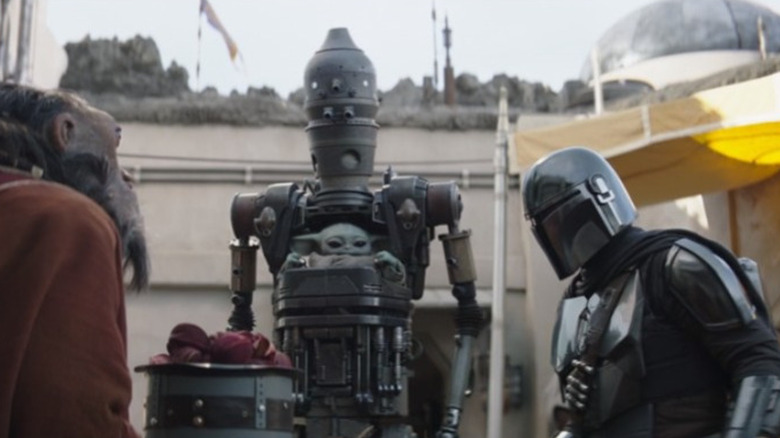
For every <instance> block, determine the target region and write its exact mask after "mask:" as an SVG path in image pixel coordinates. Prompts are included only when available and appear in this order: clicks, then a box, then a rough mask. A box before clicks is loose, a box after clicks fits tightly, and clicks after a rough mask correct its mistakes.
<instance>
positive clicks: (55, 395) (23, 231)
mask: <svg viewBox="0 0 780 438" xmlns="http://www.w3.org/2000/svg"><path fill="white" fill-rule="evenodd" d="M3 176H4V178H0V438H52V437H61V438H93V437H94V438H98V437H100V438H107V437H112V438H113V437H121V438H126V437H137V436H138V435H137V434H136V432H135V431H134V430H133V428H132V427H131V426H130V423H129V420H128V407H129V404H130V396H131V379H130V372H129V370H128V367H127V342H126V327H125V304H124V287H123V283H122V269H121V254H120V251H121V246H120V241H119V237H118V234H117V231H116V227H115V226H114V224H113V222H112V221H111V219H110V218H109V217H108V215H107V214H106V213H105V212H104V211H103V210H102V209H101V208H100V207H99V206H98V205H97V204H95V203H94V202H92V201H91V200H90V199H88V198H87V197H85V196H83V195H82V194H80V193H78V192H76V191H74V190H71V189H70V188H68V187H65V186H62V185H59V184H53V183H47V182H42V181H35V180H31V179H17V180H16V181H12V182H10V183H9V182H6V183H5V184H2V182H3V180H5V181H7V180H9V179H13V178H12V177H9V176H10V175H9V174H7V173H6V174H3V173H2V171H1V170H0V177H3Z"/></svg>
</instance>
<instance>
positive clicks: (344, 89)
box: [304, 28, 379, 205]
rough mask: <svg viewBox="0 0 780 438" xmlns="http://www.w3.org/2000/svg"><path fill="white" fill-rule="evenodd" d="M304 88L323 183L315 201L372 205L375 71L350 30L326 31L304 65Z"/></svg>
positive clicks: (313, 154)
mask: <svg viewBox="0 0 780 438" xmlns="http://www.w3.org/2000/svg"><path fill="white" fill-rule="evenodd" d="M304 89H305V92H306V100H305V103H304V109H305V111H306V117H307V119H308V120H309V123H308V125H307V126H306V132H307V133H308V135H309V142H310V150H311V159H312V165H313V166H314V172H315V174H316V176H317V179H318V182H319V189H318V190H317V192H316V193H315V195H314V202H315V204H318V205H326V204H338V205H343V204H356V203H357V204H360V203H368V204H370V203H371V202H372V201H373V195H371V192H370V191H369V189H368V179H369V177H370V176H371V174H372V173H373V170H374V152H375V150H376V138H377V130H378V129H379V125H377V123H376V122H375V121H374V118H375V116H376V113H377V111H378V109H379V100H378V99H377V90H376V73H375V72H374V66H373V64H372V63H371V60H370V59H368V57H367V56H366V55H365V54H364V53H363V51H362V50H360V49H359V48H358V47H357V46H356V45H355V43H354V42H353V41H352V38H351V37H350V35H349V31H348V30H347V29H345V28H335V29H331V30H330V31H329V32H328V35H327V37H326V38H325V42H324V43H323V44H322V47H320V49H319V50H318V51H317V52H316V53H315V54H314V56H313V57H312V58H311V60H310V61H309V63H308V64H307V65H306V72H305V73H304Z"/></svg>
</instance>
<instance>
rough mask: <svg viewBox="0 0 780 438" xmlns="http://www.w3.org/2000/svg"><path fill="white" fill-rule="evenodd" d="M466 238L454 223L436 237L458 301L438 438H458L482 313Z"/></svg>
mask: <svg viewBox="0 0 780 438" xmlns="http://www.w3.org/2000/svg"><path fill="white" fill-rule="evenodd" d="M470 236H471V232H470V231H468V230H465V231H460V230H458V228H457V222H455V223H453V224H451V225H450V226H449V233H448V234H443V235H441V236H439V239H440V240H441V242H442V244H443V245H444V256H445V260H446V263H447V273H448V274H449V281H450V284H452V295H453V296H454V297H455V298H456V299H457V300H458V310H457V315H456V316H455V322H456V325H457V330H458V333H457V335H456V341H455V343H456V347H455V348H456V350H455V356H454V361H453V364H452V375H451V378H450V394H449V400H448V401H447V407H446V411H445V415H444V421H443V422H442V426H441V429H440V430H439V432H438V434H437V436H438V437H439V438H455V437H457V436H458V426H459V424H460V414H461V411H462V410H463V398H464V396H465V393H466V385H467V382H468V376H469V373H470V371H471V352H472V347H473V344H474V340H475V339H476V337H477V336H478V335H479V331H480V329H481V328H482V325H483V318H482V312H481V311H480V309H479V305H478V304H477V299H476V298H477V297H476V296H477V292H476V287H475V285H474V282H475V281H476V279H477V275H476V270H475V269H474V259H473V256H472V252H471V241H470Z"/></svg>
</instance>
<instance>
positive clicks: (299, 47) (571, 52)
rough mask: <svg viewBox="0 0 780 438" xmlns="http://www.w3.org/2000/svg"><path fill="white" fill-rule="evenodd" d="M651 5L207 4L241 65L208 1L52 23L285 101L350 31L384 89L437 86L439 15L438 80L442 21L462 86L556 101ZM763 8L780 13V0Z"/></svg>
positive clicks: (70, 15) (135, 1) (572, 0)
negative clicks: (590, 59) (153, 49)
mask: <svg viewBox="0 0 780 438" xmlns="http://www.w3.org/2000/svg"><path fill="white" fill-rule="evenodd" d="M652 1H653V0H621V1H616V0H479V1H478V0H436V1H435V2H432V1H429V0H332V1H328V2H319V1H316V0H282V1H279V0H276V1H271V0H211V4H212V6H213V8H214V10H215V11H216V13H217V15H218V16H219V18H220V20H221V21H222V23H223V25H224V26H225V28H226V29H227V30H228V32H229V33H230V34H231V36H232V37H233V39H234V40H235V41H236V43H237V45H238V48H239V50H240V52H241V56H242V58H243V63H241V62H239V63H238V65H234V64H233V63H232V62H231V61H230V58H229V56H228V51H227V48H226V46H225V43H224V41H223V40H222V37H221V35H220V34H219V33H218V32H217V31H216V30H214V29H213V28H212V27H210V26H209V25H208V24H206V23H205V20H203V32H202V40H201V43H200V44H198V38H197V34H198V25H199V22H200V16H199V5H200V0H48V3H47V6H46V7H47V12H48V13H47V17H46V20H47V23H48V24H49V27H50V29H51V31H52V32H53V33H54V36H55V38H56V39H57V40H58V41H59V42H61V43H63V44H64V43H66V42H69V41H79V40H81V39H83V38H84V37H85V36H86V35H90V36H91V37H92V38H111V37H114V36H116V37H118V38H119V39H120V40H126V39H129V38H132V37H133V36H135V35H142V36H147V37H153V38H154V39H155V41H156V42H157V45H158V47H159V49H160V54H161V56H162V59H163V64H164V65H165V67H167V66H168V65H169V64H170V62H171V61H173V60H175V61H176V62H177V63H179V64H181V65H183V66H184V67H185V68H186V69H187V70H188V71H189V72H190V86H191V87H192V88H193V89H194V88H196V86H199V87H200V88H203V87H204V86H208V85H211V86H215V87H217V89H219V90H220V92H222V93H224V94H227V93H229V92H230V91H231V90H233V89H236V90H238V91H241V92H244V91H245V90H246V88H247V87H248V86H254V87H261V86H263V85H266V86H270V87H273V88H275V89H276V90H277V92H279V93H280V94H281V95H282V96H286V95H287V94H288V93H290V92H291V91H294V90H295V89H297V88H299V87H300V86H301V84H302V82H303V69H304V67H305V65H306V63H307V62H308V60H309V58H310V57H311V56H312V54H313V53H314V52H315V51H316V50H317V49H318V48H319V46H320V45H321V44H322V41H323V40H324V38H325V35H326V33H327V31H328V29H330V28H333V27H347V28H349V30H350V33H351V35H352V37H353V39H354V40H355V43H356V44H357V45H358V46H359V47H360V48H361V49H363V50H364V52H366V54H367V55H368V56H369V57H370V58H371V60H372V61H373V63H374V66H375V68H376V70H377V76H378V84H379V88H380V89H382V90H387V89H389V88H391V87H392V86H394V85H395V84H396V83H397V82H398V81H399V80H400V79H402V78H407V77H408V78H411V79H412V80H413V81H414V82H415V83H417V84H421V83H422V78H423V76H425V75H432V74H433V65H434V64H433V62H434V61H433V59H434V44H433V41H434V26H433V22H432V19H431V8H432V5H434V4H435V6H436V10H437V18H438V24H437V27H436V30H435V33H436V41H437V43H438V60H439V70H440V71H441V68H442V67H443V65H444V49H443V45H442V32H441V30H442V28H443V25H444V17H445V15H446V16H447V17H448V18H449V23H450V27H451V28H452V41H453V47H452V49H451V59H452V63H453V66H454V68H455V73H456V75H457V74H460V73H464V72H468V73H472V74H475V75H477V76H478V77H479V79H480V80H481V81H487V80H489V79H490V78H492V77H493V75H494V74H497V73H506V74H508V75H510V76H517V77H519V78H521V79H525V80H528V81H539V82H543V83H545V84H547V85H549V86H551V87H552V88H553V90H555V91H558V90H560V88H561V86H562V85H563V83H564V81H566V80H567V79H573V78H577V77H578V76H579V73H580V69H581V68H582V65H583V63H584V62H585V59H586V58H587V54H588V52H589V50H590V48H591V47H592V46H593V44H594V43H595V42H596V41H597V40H598V38H599V37H600V36H601V35H602V34H603V33H604V32H605V31H606V30H607V28H609V27H610V26H611V25H612V24H614V23H615V22H616V21H618V20H619V19H621V18H622V17H624V16H625V15H627V14H629V13H630V12H632V11H634V10H636V9H638V8H640V7H642V6H644V5H647V4H649V3H652ZM757 3H760V4H763V5H765V6H767V7H769V8H770V9H772V10H774V11H780V0H762V1H758V2H757ZM199 53H200V60H201V74H200V79H199V83H196V77H195V66H196V64H197V60H198V56H199ZM439 80H440V84H441V73H439Z"/></svg>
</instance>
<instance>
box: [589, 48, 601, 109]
mask: <svg viewBox="0 0 780 438" xmlns="http://www.w3.org/2000/svg"><path fill="white" fill-rule="evenodd" d="M590 63H591V66H592V67H593V105H594V108H595V111H596V115H597V116H598V115H601V113H602V112H604V94H603V93H602V89H601V64H600V63H599V49H598V48H596V47H594V48H593V51H591V52H590Z"/></svg>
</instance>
